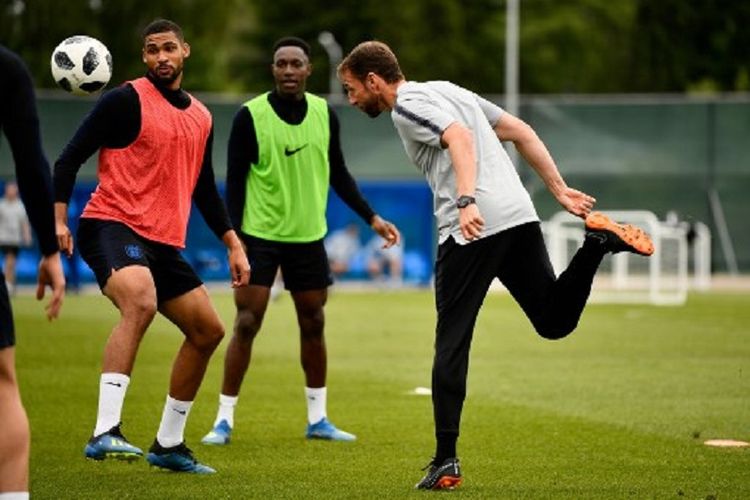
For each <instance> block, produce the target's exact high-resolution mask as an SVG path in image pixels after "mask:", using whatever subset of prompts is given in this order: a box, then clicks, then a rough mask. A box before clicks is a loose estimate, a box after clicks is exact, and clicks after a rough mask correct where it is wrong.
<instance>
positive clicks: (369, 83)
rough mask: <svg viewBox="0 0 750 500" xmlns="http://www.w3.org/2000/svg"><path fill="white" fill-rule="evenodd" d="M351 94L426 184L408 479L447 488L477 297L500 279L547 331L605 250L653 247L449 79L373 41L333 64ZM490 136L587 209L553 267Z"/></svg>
mask: <svg viewBox="0 0 750 500" xmlns="http://www.w3.org/2000/svg"><path fill="white" fill-rule="evenodd" d="M338 74H339V79H340V80H341V81H342V83H343V85H344V88H345V89H346V92H347V96H348V98H349V103H350V104H352V105H354V106H356V107H358V108H359V109H361V110H362V111H364V112H365V113H367V114H368V115H370V116H373V117H374V116H377V115H379V114H380V113H381V112H382V111H386V110H389V111H390V112H391V118H392V119H393V124H394V125H395V127H396V130H397V131H398V134H399V136H400V137H401V140H402V141H403V143H404V148H406V153H407V154H408V155H409V157H410V158H411V160H412V161H413V162H414V164H415V165H416V166H417V168H419V170H420V171H422V173H423V174H424V175H425V177H426V178H427V182H428V183H429V185H430V188H431V189H432V192H433V194H434V208H435V217H436V218H437V224H438V231H439V238H438V242H439V248H438V252H437V260H436V263H435V299H436V300H435V303H436V306H437V316H438V317H437V328H436V333H435V357H434V360H433V367H432V403H433V412H434V418H435V437H436V441H437V447H436V451H435V456H434V458H433V460H432V462H431V463H430V466H429V468H428V470H427V473H426V474H425V476H424V477H423V478H422V480H421V481H419V483H417V485H416V487H417V488H420V489H452V488H455V487H456V486H458V485H459V484H460V483H461V481H462V477H461V471H460V468H459V462H458V458H457V455H456V441H457V439H458V434H459V423H460V420H461V410H462V408H463V402H464V397H465V395H466V373H467V370H468V360H469V347H470V345H471V338H472V334H473V330H474V324H475V322H476V318H477V314H478V313H479V308H480V307H481V305H482V302H483V301H484V297H485V295H486V294H487V290H488V289H489V286H490V283H491V282H492V280H493V279H495V278H498V279H499V280H500V281H501V282H502V283H503V285H505V287H506V288H507V289H508V290H509V291H510V293H511V295H512V296H513V298H514V299H515V300H516V301H517V302H518V303H519V305H520V306H521V308H522V309H523V311H524V313H526V315H527V316H528V318H529V320H530V321H531V323H532V325H533V326H534V328H535V329H536V331H537V332H538V333H539V335H541V336H542V337H544V338H547V339H560V338H562V337H565V336H566V335H568V334H569V333H570V332H572V331H573V330H574V329H575V327H576V326H577V324H578V320H579V318H580V316H581V313H582V312H583V308H584V306H585V305H586V301H587V300H588V296H589V293H590V291H591V283H592V281H593V278H594V274H595V273H596V270H597V268H598V267H599V264H600V263H601V261H602V259H603V257H604V255H605V254H607V253H608V252H612V253H614V252H620V251H629V252H634V253H638V254H641V255H651V254H652V253H653V251H654V247H653V244H652V243H651V240H650V238H649V237H648V235H646V233H644V232H643V231H642V230H641V229H639V228H637V227H634V226H630V225H621V224H617V223H616V222H613V221H612V220H610V219H609V218H608V217H606V216H605V215H604V214H601V213H598V212H593V213H592V212H591V209H592V208H593V206H594V203H595V202H596V200H595V199H594V198H593V197H592V196H589V195H588V194H586V193H583V192H581V191H578V190H576V189H573V188H570V187H568V186H567V184H566V183H565V181H564V180H563V178H562V177H561V176H560V173H559V172H558V170H557V167H556V166H555V162H554V160H553V159H552V156H551V155H550V154H549V152H548V151H547V148H546V146H545V145H544V143H543V142H542V141H541V140H540V139H539V137H538V136H537V135H536V133H535V132H534V130H532V128H531V127H529V126H528V125H527V124H526V123H524V122H523V121H522V120H520V119H519V118H517V117H515V116H513V115H511V114H510V113H507V112H505V111H503V110H502V109H501V108H499V107H497V106H495V105H494V104H492V103H490V102H489V101H487V100H485V99H482V98H481V97H479V96H477V95H476V94H474V93H473V92H470V91H468V90H466V89H464V88H461V87H459V86H457V85H454V84H452V83H449V82H426V83H418V82H408V81H406V80H405V78H404V75H403V73H402V72H401V69H400V67H399V64H398V60H397V59H396V56H395V55H394V54H393V52H392V51H391V50H390V48H389V47H388V46H387V45H385V44H384V43H381V42H364V43H361V44H359V45H358V46H357V47H355V48H354V49H353V50H352V51H351V52H350V53H349V54H348V55H347V56H346V58H344V60H343V61H342V62H341V64H340V65H339V67H338ZM500 141H512V142H513V143H514V145H515V147H516V149H517V150H518V152H519V153H520V154H521V155H522V156H523V157H524V159H525V160H526V162H527V163H528V164H529V165H531V167H532V168H533V169H534V170H535V171H536V173H537V174H538V175H539V176H540V177H541V178H542V180H543V181H544V183H545V185H546V186H547V188H548V189H549V191H550V192H551V193H552V195H553V196H554V197H555V199H556V200H557V201H558V202H559V203H560V204H561V205H562V206H563V207H564V208H565V209H566V210H567V211H568V212H570V213H572V214H574V215H577V216H579V217H582V218H585V225H586V238H585V241H584V243H583V246H582V247H581V248H580V249H579V250H578V252H576V254H575V255H574V256H573V259H572V260H571V262H570V264H569V265H568V268H567V269H566V270H565V271H564V272H563V273H562V274H561V275H560V276H559V277H555V274H554V271H553V269H552V265H551V264H550V260H549V256H548V254H547V249H546V247H545V245H544V240H543V238H542V232H541V228H540V225H539V219H538V217H537V214H536V211H535V210H534V207H533V205H532V202H531V198H530V197H529V195H528V193H527V192H526V190H525V189H524V187H523V185H522V184H521V181H520V179H519V177H518V175H517V173H516V171H515V169H514V168H513V164H512V163H511V161H510V160H509V158H508V155H507V154H506V152H505V150H504V149H503V146H502V144H501V142H500Z"/></svg>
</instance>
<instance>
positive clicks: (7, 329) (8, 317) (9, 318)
mask: <svg viewBox="0 0 750 500" xmlns="http://www.w3.org/2000/svg"><path fill="white" fill-rule="evenodd" d="M14 345H16V335H15V331H14V329H13V311H12V310H11V309H10V297H8V287H6V286H5V278H4V277H3V273H1V272H0V349H5V348H6V347H12V346H14Z"/></svg>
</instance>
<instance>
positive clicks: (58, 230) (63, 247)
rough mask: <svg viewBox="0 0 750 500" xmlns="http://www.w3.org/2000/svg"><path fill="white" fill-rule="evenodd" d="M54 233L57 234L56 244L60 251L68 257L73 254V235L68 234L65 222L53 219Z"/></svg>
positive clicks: (68, 229) (68, 230)
mask: <svg viewBox="0 0 750 500" xmlns="http://www.w3.org/2000/svg"><path fill="white" fill-rule="evenodd" d="M55 234H56V235H57V245H58V247H59V248H60V251H61V252H65V255H67V256H68V257H70V256H71V255H73V235H72V234H70V228H69V227H68V225H67V224H66V223H65V222H62V221H59V220H58V221H55Z"/></svg>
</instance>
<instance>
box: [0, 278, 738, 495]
mask: <svg viewBox="0 0 750 500" xmlns="http://www.w3.org/2000/svg"><path fill="white" fill-rule="evenodd" d="M213 297H214V298H215V304H216V306H217V308H218V310H219V313H220V315H221V316H222V318H223V319H224V321H225V323H226V324H231V321H232V317H233V309H232V303H231V296H230V295H228V294H221V293H214V294H213ZM14 307H15V314H16V325H17V331H18V334H17V336H18V338H19V341H18V344H19V345H18V348H17V357H18V372H19V378H20V382H21V387H22V391H23V397H24V402H25V404H26V408H27V411H28V413H29V418H30V420H31V424H32V440H33V441H32V457H31V474H32V481H31V490H32V497H34V498H38V499H41V498H55V499H58V498H71V499H72V498H76V499H81V498H92V499H109V498H112V499H123V498H158V499H161V498H201V499H214V498H238V499H241V498H311V499H312V498H314V499H318V498H388V499H390V498H419V497H422V496H424V495H433V494H435V493H429V492H418V491H414V490H413V489H412V487H413V485H414V483H415V482H416V481H417V480H418V479H419V478H420V477H421V474H422V473H421V471H420V468H421V467H423V466H424V465H426V464H427V462H428V461H429V459H430V456H431V454H432V452H433V438H432V413H431V406H430V401H429V397H426V396H415V395H411V394H410V392H411V391H413V389H414V388H415V387H417V386H429V380H430V364H431V350H432V342H433V329H434V318H433V302H432V294H431V292H429V291H405V292H398V293H395V292H394V293H377V292H372V293H341V292H338V293H337V291H336V290H335V289H334V290H333V293H332V294H331V298H330V301H329V306H328V308H327V321H328V329H327V339H328V350H329V383H328V387H329V404H328V410H329V416H330V417H331V419H332V420H333V421H334V422H335V423H336V424H337V425H339V426H340V427H342V428H343V429H346V430H348V431H351V432H354V433H356V434H357V435H358V436H359V440H358V441H357V442H355V443H325V442H307V441H305V439H304V438H303V432H304V426H305V417H306V413H305V403H304V397H303V389H302V387H303V378H302V372H301V369H300V367H299V361H298V341H297V333H296V332H297V327H296V320H295V318H294V314H293V308H292V305H291V301H290V299H289V297H288V296H285V297H283V298H282V299H281V300H280V301H279V302H277V303H274V304H272V305H271V306H270V308H269V312H268V314H267V316H266V323H265V325H264V329H263V331H262V332H261V336H260V337H259V339H258V341H257V344H256V350H255V358H254V363H253V365H252V366H251V369H250V372H249V374H248V377H247V378H246V380H245V386H244V388H243V393H242V395H241V398H240V405H239V407H238V410H237V415H236V418H237V421H236V430H235V434H234V436H233V442H232V444H231V445H230V446H229V447H226V448H208V447H205V446H203V445H201V444H200V443H199V440H200V438H201V436H202V435H203V434H204V433H205V432H206V431H207V430H208V429H209V428H210V426H211V424H212V422H213V418H214V415H215V410H216V402H217V398H218V391H219V385H220V377H221V369H222V364H223V351H224V348H225V346H226V343H227V339H225V340H224V341H223V342H222V344H221V346H220V348H219V351H218V352H217V354H216V355H215V356H214V358H213V359H212V362H211V365H210V367H209V372H208V375H207V377H206V380H205V381H204V384H203V387H202V389H201V391H200V393H199V394H198V398H197V400H196V403H195V405H194V406H193V410H192V413H191V415H190V419H189V421H188V428H187V431H186V437H187V441H188V444H189V445H190V446H191V447H192V448H193V450H194V451H195V452H196V455H197V456H198V458H199V459H201V460H202V461H204V462H206V463H208V464H210V465H211V466H213V467H215V468H216V469H217V470H218V471H219V473H218V474H215V475H213V476H205V477H197V476H185V475H179V474H174V473H165V472H160V471H156V470H152V469H149V467H148V466H147V465H146V463H145V462H144V461H141V462H139V463H135V464H125V463H93V462H88V461H86V460H84V458H83V455H82V452H83V446H84V444H85V442H86V440H87V439H88V437H89V435H90V433H91V431H92V428H93V424H94V420H95V412H96V398H97V391H98V389H97V387H98V376H99V366H100V354H101V350H102V347H103V345H104V341H105V339H106V337H107V335H108V332H109V329H110V327H111V326H112V324H113V323H114V321H115V319H116V316H115V312H114V309H113V308H112V307H111V305H110V304H109V302H108V301H107V300H106V299H104V298H102V297H100V296H98V295H96V296H94V295H91V296H69V297H68V298H67V302H66V304H65V309H64V311H63V316H62V318H61V319H60V320H59V321H58V322H56V323H52V324H49V323H47V322H46V321H45V320H44V319H43V318H42V307H41V305H40V304H38V303H36V302H35V301H34V300H33V299H32V298H31V297H25V296H20V297H17V298H15V299H14ZM180 340H181V339H180V336H179V334H178V333H177V332H176V330H175V329H174V327H172V326H171V325H170V324H169V323H168V322H167V321H165V320H163V319H161V318H160V319H158V320H157V321H156V322H155V323H154V325H152V327H151V329H150V331H149V333H148V334H147V336H146V338H145V340H144V342H143V344H142V346H141V350H140V354H139V358H138V361H137V363H136V367H135V371H134V373H133V377H132V380H131V385H130V389H129V393H128V397H127V400H126V404H125V409H124V416H123V420H124V426H123V430H124V432H125V434H126V436H128V438H129V439H130V440H131V441H132V442H133V443H134V444H136V445H138V446H141V447H143V448H147V447H148V446H149V445H150V443H151V442H152V440H153V438H154V435H155V433H156V429H157V427H158V424H159V419H160V417H161V411H162V407H163V403H164V397H165V395H166V390H167V381H168V374H169V370H170V365H171V362H172V359H173V357H174V354H175V352H176V350H177V346H178V345H179V342H180ZM0 425H1V424H0ZM709 438H734V439H743V440H750V296H749V295H748V294H744V295H742V294H728V295H720V294H711V295H691V297H690V299H689V302H688V305H687V306H686V307H680V308H659V307H651V306H633V305H627V306H622V305H618V306H615V305H602V304H592V305H590V306H589V307H588V309H587V311H586V313H585V315H584V317H583V319H582V321H581V324H580V326H579V328H578V330H577V331H576V332H574V333H573V334H572V335H571V336H570V337H569V338H567V339H565V340H563V341H558V342H549V341H544V340H542V339H541V338H539V337H537V336H536V335H535V334H534V333H533V331H532V329H531V327H530V326H529V325H528V322H527V320H526V319H525V317H523V316H522V314H521V313H520V310H519V309H518V308H517V306H516V305H515V304H513V303H512V300H511V299H510V298H509V297H508V296H507V295H504V294H493V295H491V296H490V297H489V298H488V299H487V301H486V302H485V306H484V308H483V310H482V312H481V314H480V317H479V322H478V325H477V330H476V335H475V338H474V346H473V349H472V358H471V367H470V372H469V395H468V398H467V401H466V404H465V409H464V417H463V422H462V436H461V439H460V441H459V455H460V457H461V461H462V466H463V472H464V476H465V482H464V485H463V486H462V487H461V488H460V489H458V490H456V491H454V492H452V493H449V494H450V495H455V496H457V497H460V498H555V499H558V498H574V499H585V498H591V499H612V498H692V499H696V498H717V499H728V498H731V499H735V498H736V499H741V498H750V449H748V448H745V449H717V448H710V447H707V446H704V445H703V444H702V443H703V441H704V440H705V439H709Z"/></svg>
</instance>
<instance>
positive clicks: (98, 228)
mask: <svg viewBox="0 0 750 500" xmlns="http://www.w3.org/2000/svg"><path fill="white" fill-rule="evenodd" d="M77 237H78V250H79V252H80V253H81V257H83V260H84V261H86V264H88V265H89V267H90V268H91V270H92V271H94V274H95V275H96V281H97V282H98V283H99V288H101V289H104V286H105V285H106V284H107V280H108V279H109V277H110V276H111V275H112V270H115V271H117V270H119V269H122V268H123V267H127V266H144V267H147V268H149V270H150V271H151V276H153V278H154V283H155V284H156V300H157V302H158V303H159V304H161V303H162V302H164V301H167V300H169V299H173V298H175V297H179V296H180V295H182V294H184V293H187V292H189V291H190V290H193V289H194V288H197V287H199V286H201V285H202V284H203V282H202V281H201V280H200V278H199V277H198V275H197V274H195V271H194V270H193V268H192V267H190V264H188V263H187V261H185V259H183V258H182V255H180V252H179V251H178V250H177V249H176V248H175V247H173V246H170V245H165V244H163V243H157V242H155V241H151V240H148V239H146V238H144V237H142V236H139V235H138V234H136V233H135V232H134V231H133V230H132V229H130V228H129V227H128V226H126V225H125V224H123V223H121V222H116V221H109V220H99V219H85V218H81V220H80V222H79V224H78V234H77Z"/></svg>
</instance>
